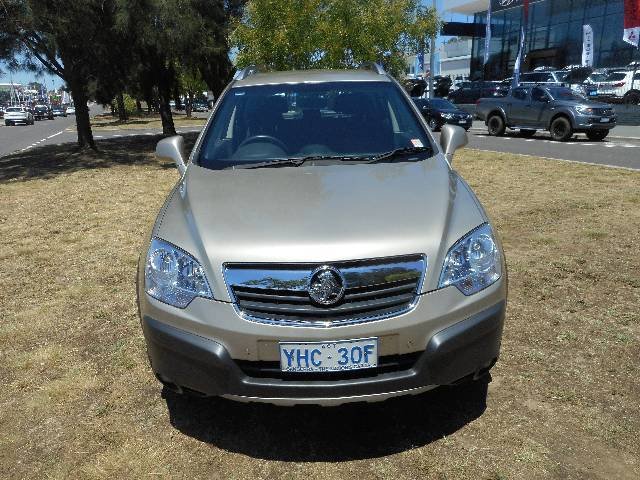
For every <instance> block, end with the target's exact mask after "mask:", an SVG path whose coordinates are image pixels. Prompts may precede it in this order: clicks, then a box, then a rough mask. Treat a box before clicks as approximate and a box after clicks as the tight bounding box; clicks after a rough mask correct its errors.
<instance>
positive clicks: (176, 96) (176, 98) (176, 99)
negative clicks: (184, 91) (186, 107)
mask: <svg viewBox="0 0 640 480" xmlns="http://www.w3.org/2000/svg"><path fill="white" fill-rule="evenodd" d="M173 101H174V102H176V110H182V100H180V92H179V91H178V86H177V85H176V86H175V87H174V89H173Z"/></svg>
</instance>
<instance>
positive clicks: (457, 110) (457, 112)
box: [434, 108, 467, 115]
mask: <svg viewBox="0 0 640 480" xmlns="http://www.w3.org/2000/svg"><path fill="white" fill-rule="evenodd" d="M434 112H435V113H439V114H441V115H442V114H443V113H455V114H458V115H460V114H462V115H466V114H467V112H465V111H464V110H461V109H455V108H448V109H444V110H434Z"/></svg>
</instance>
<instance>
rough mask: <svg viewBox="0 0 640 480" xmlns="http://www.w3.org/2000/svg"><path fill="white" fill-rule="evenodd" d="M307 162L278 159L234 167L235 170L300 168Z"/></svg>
mask: <svg viewBox="0 0 640 480" xmlns="http://www.w3.org/2000/svg"><path fill="white" fill-rule="evenodd" d="M304 162H305V160H304V159H302V158H276V159H274V160H268V161H266V162H253V163H243V164H240V165H234V166H233V168H234V170H235V169H237V168H274V167H276V168H277V167H299V166H300V165H302V164H303V163H304Z"/></svg>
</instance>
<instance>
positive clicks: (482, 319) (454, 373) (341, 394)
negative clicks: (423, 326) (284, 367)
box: [142, 280, 506, 405]
mask: <svg viewBox="0 0 640 480" xmlns="http://www.w3.org/2000/svg"><path fill="white" fill-rule="evenodd" d="M500 283H502V280H501V281H500ZM490 288H491V287H490ZM496 293H497V292H496ZM505 306H506V304H505V301H504V300H500V301H498V302H497V303H494V304H493V305H491V306H489V307H488V308H484V309H483V310H481V311H479V312H477V313H474V314H472V315H470V316H468V317H467V318H464V319H463V320H461V321H457V322H455V323H453V324H451V325H449V326H447V327H446V328H442V329H440V330H439V331H437V332H436V333H435V334H433V335H432V336H430V338H429V339H428V341H427V342H426V343H425V345H423V347H422V348H424V350H421V353H419V354H417V359H416V360H415V362H413V363H412V365H410V366H408V367H407V368H404V369H399V370H397V371H392V372H387V373H379V374H378V373H376V372H368V374H367V375H366V376H362V377H356V378H353V376H347V377H346V378H339V376H338V378H332V379H331V380H326V379H323V380H313V379H311V380H309V379H308V378H305V379H304V380H297V379H295V378H291V377H287V378H269V376H266V377H265V376H260V377H258V376H251V375H249V374H247V373H246V369H243V368H241V364H243V363H244V364H246V363H247V362H246V361H245V362H238V361H236V360H234V358H232V356H231V354H230V352H229V351H228V350H227V348H225V347H224V346H223V345H222V344H221V343H220V342H218V341H215V340H212V339H210V338H206V337H204V336H200V335H197V334H194V333H189V332H187V331H185V330H183V329H180V328H177V327H175V326H171V325H169V324H167V323H164V322H161V321H158V320H156V319H154V318H152V317H151V316H149V315H143V316H142V327H143V331H144V335H145V339H146V342H147V350H148V354H149V358H150V361H151V365H152V368H153V370H154V372H155V373H156V375H157V377H158V378H159V379H160V381H161V382H163V383H164V384H165V385H167V386H169V387H170V388H173V389H176V390H179V391H183V390H186V391H191V392H195V393H198V394H202V395H216V396H219V395H221V396H225V397H228V398H231V399H233V400H240V401H263V402H269V403H275V404H281V405H295V404H309V403H310V404H320V405H337V404H341V403H347V402H353V401H377V400H384V399H386V398H389V397H393V396H398V395H405V394H416V393H420V392H423V391H425V390H428V389H430V388H434V387H435V386H438V385H449V384H453V383H457V382H459V381H461V380H464V379H467V378H474V377H477V376H479V375H481V374H482V373H484V372H485V371H487V370H488V369H489V368H491V366H492V365H493V364H494V363H495V361H496V359H497V357H498V354H499V350H500V341H501V337H502V329H503V323H504V315H505ZM390 320H394V319H390ZM239 321H242V320H239ZM388 321H389V320H385V322H388ZM275 328H276V330H277V329H278V328H279V327H275ZM382 355H384V352H382ZM363 372H364V371H363ZM274 377H277V375H274Z"/></svg>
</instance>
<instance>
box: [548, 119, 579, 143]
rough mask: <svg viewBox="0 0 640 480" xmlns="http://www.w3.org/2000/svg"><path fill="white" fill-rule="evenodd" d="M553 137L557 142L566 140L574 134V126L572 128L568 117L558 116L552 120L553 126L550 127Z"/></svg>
mask: <svg viewBox="0 0 640 480" xmlns="http://www.w3.org/2000/svg"><path fill="white" fill-rule="evenodd" d="M549 131H550V133H551V138H552V139H554V140H555V141H556V142H566V141H567V140H569V139H570V138H571V137H572V136H573V128H571V122H570V121H569V119H567V118H566V117H558V118H556V119H555V120H554V121H553V122H551V128H549Z"/></svg>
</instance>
